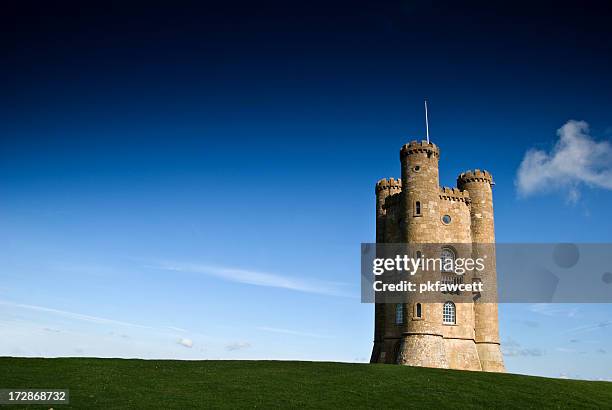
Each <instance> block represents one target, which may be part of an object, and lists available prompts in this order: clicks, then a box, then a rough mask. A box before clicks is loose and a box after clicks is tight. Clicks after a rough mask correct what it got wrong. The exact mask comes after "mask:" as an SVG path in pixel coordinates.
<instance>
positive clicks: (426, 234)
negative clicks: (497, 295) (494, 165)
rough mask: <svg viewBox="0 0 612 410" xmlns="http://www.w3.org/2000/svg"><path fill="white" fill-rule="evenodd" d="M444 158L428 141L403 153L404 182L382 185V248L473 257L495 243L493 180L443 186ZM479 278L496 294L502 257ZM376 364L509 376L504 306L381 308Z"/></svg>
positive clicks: (478, 174) (472, 177)
mask: <svg viewBox="0 0 612 410" xmlns="http://www.w3.org/2000/svg"><path fill="white" fill-rule="evenodd" d="M439 158H440V150H439V148H438V147H437V146H436V145H435V144H432V143H429V142H426V141H421V142H417V141H412V142H410V143H409V144H406V145H404V146H403V147H402V149H401V150H400V162H401V175H402V177H401V179H394V178H390V179H382V180H380V181H378V182H377V183H376V188H375V192H376V242H377V243H408V244H411V245H413V244H416V245H417V246H418V244H440V251H441V252H442V251H445V252H449V250H444V249H445V245H444V244H461V245H462V246H461V252H464V253H470V255H456V253H458V252H459V251H458V250H457V249H454V250H450V252H452V254H453V257H458V256H470V257H473V256H474V255H473V252H477V249H478V247H477V246H475V245H476V244H493V243H494V242H495V233H494V223H493V197H492V190H491V188H492V185H493V178H492V176H491V174H489V173H488V172H487V171H480V170H478V169H477V170H475V171H468V172H464V173H462V174H461V175H459V177H458V178H457V187H456V188H446V187H445V188H440V184H439V177H438V160H439ZM478 275H480V279H482V280H486V281H487V283H488V284H489V285H490V286H491V285H492V287H490V288H489V291H490V292H495V291H496V289H495V284H496V272H495V258H494V257H492V258H487V262H486V269H485V270H484V271H483V272H481V273H479V274H478ZM449 299H450V297H449ZM482 299H485V298H482ZM486 300H491V299H486ZM447 304H449V305H452V312H451V311H450V310H447V307H448V306H447ZM450 308H451V307H448V309H450ZM450 313H452V315H451V314H450ZM449 318H452V320H450V319H449ZM370 361H371V362H372V363H397V364H406V365H412V366H426V367H439V368H451V369H463V370H484V371H496V372H503V371H504V370H505V369H504V364H503V358H502V354H501V350H500V344H499V326H498V313H497V304H496V303H484V302H482V303H481V302H478V300H476V301H474V302H473V303H456V304H454V303H452V302H451V301H450V300H449V301H448V302H441V303H434V302H428V303H417V301H414V302H410V303H405V304H383V303H377V304H376V305H375V326H374V348H373V351H372V357H371V360H370Z"/></svg>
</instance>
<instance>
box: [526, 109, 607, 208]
mask: <svg viewBox="0 0 612 410" xmlns="http://www.w3.org/2000/svg"><path fill="white" fill-rule="evenodd" d="M557 135H558V136H559V140H558V141H557V142H556V143H555V145H554V147H553V148H552V150H551V151H550V152H546V151H542V150H538V149H530V150H529V151H527V152H526V153H525V156H524V157H523V161H522V162H521V165H520V166H519V169H518V171H517V176H516V181H515V183H516V187H517V190H518V193H519V196H523V197H525V196H529V195H533V194H536V193H542V192H549V191H553V190H558V191H562V192H565V194H566V196H567V200H568V201H569V202H576V201H577V200H578V198H579V197H580V187H581V186H582V185H586V186H590V187H598V188H604V189H612V145H611V144H610V142H608V141H601V142H598V141H596V140H595V139H594V138H593V137H592V136H591V135H590V133H589V125H588V124H587V123H586V122H584V121H574V120H571V121H568V122H567V123H566V124H565V125H563V126H562V127H561V128H559V129H558V130H557Z"/></svg>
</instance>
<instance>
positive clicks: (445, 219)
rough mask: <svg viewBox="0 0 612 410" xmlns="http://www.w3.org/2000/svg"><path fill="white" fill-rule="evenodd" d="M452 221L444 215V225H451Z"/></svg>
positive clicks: (448, 216)
mask: <svg viewBox="0 0 612 410" xmlns="http://www.w3.org/2000/svg"><path fill="white" fill-rule="evenodd" d="M451 220H452V219H451V217H450V215H444V216H443V217H442V223H443V224H444V225H448V224H449V223H451Z"/></svg>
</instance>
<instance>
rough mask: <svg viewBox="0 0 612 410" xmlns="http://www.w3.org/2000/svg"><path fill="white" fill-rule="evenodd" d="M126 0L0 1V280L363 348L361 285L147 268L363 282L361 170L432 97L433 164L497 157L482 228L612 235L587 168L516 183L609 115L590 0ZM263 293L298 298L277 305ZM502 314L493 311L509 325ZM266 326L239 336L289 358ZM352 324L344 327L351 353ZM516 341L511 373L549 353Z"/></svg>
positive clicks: (449, 173)
mask: <svg viewBox="0 0 612 410" xmlns="http://www.w3.org/2000/svg"><path fill="white" fill-rule="evenodd" d="M123 3H124V2H103V3H99V4H98V5H97V6H92V5H90V4H88V5H87V6H85V3H74V4H70V3H67V2H65V3H62V4H61V5H58V4H44V3H42V2H41V3H40V4H36V3H35V2H10V3H8V4H7V5H4V6H3V7H4V9H3V12H2V15H1V16H0V30H2V35H1V36H0V46H1V47H2V61H1V64H0V73H1V75H2V79H3V86H2V88H1V89H0V107H1V109H0V198H1V199H0V226H2V232H1V233H0V242H1V243H2V244H3V249H4V253H1V252H2V251H0V257H1V259H0V261H1V262H3V271H4V272H6V274H5V275H6V277H5V278H4V282H3V283H5V287H6V288H5V290H4V291H3V289H2V287H1V286H0V299H5V300H11V301H13V302H15V303H17V302H18V303H21V304H28V305H29V306H30V305H36V306H38V305H40V306H47V307H49V306H50V307H53V308H55V309H61V310H64V311H67V312H81V313H83V314H89V315H99V316H103V317H114V318H121V319H122V320H125V321H131V322H136V323H142V322H146V323H147V324H150V323H151V322H156V323H157V322H160V323H162V322H163V323H171V324H174V325H175V326H179V327H181V328H186V329H190V330H192V331H193V332H194V333H197V332H202V333H203V332H204V330H202V329H208V328H211V326H212V327H213V328H214V326H218V327H222V326H223V325H222V324H220V323H214V321H212V322H211V321H209V322H206V321H205V319H206V317H208V316H207V314H208V313H211V315H210V316H211V317H212V316H213V315H214V313H215V312H224V315H225V318H226V320H227V321H230V320H236V321H240V320H243V321H244V322H245V323H246V324H253V323H255V324H256V325H257V324H258V325H259V328H260V329H268V330H269V329H276V330H279V329H281V330H283V329H284V330H283V331H284V333H283V331H280V332H276V333H283V334H285V335H292V334H293V335H294V336H295V335H296V334H299V333H300V332H301V333H303V334H307V335H312V334H319V333H322V334H325V335H327V334H328V333H330V332H331V333H332V339H333V341H332V342H329V341H327V340H326V341H325V344H327V345H331V346H332V350H330V351H324V352H323V351H320V350H319V347H320V343H315V344H313V345H312V346H310V345H309V346H302V345H299V344H294V343H295V341H292V343H290V344H288V346H291V345H294V346H297V347H296V349H297V350H299V351H300V352H305V353H304V356H303V357H304V358H311V359H312V358H315V359H316V358H327V359H330V360H333V359H338V357H340V358H341V359H342V360H354V359H355V358H359V359H360V358H362V357H365V356H367V355H368V354H369V352H368V349H369V347H370V346H369V343H370V341H371V340H370V339H371V327H372V320H371V319H372V318H371V311H372V309H371V306H359V304H358V303H357V302H356V301H355V300H352V299H342V300H341V301H340V302H338V301H337V300H329V299H325V298H324V296H321V295H320V294H319V293H323V294H326V292H328V290H325V291H324V292H319V293H317V292H310V293H315V295H314V296H313V295H311V294H310V293H309V289H312V288H317V289H318V287H317V286H315V285H313V284H307V285H305V284H300V285H299V286H298V288H300V287H301V289H306V292H305V295H302V294H298V296H295V295H294V294H291V295H289V296H287V295H281V294H271V293H274V292H280V291H277V290H275V289H276V288H274V286H272V290H271V291H270V290H266V289H268V288H265V287H264V288H265V290H266V291H265V292H264V291H256V292H255V291H254V292H247V291H244V290H241V288H240V286H243V285H238V286H236V285H235V284H233V287H232V286H229V285H227V284H226V283H225V282H223V283H222V284H219V283H217V282H221V281H215V279H214V278H213V279H211V278H210V277H209V276H202V277H200V278H199V279H197V278H196V279H197V280H196V279H194V278H193V277H192V276H189V277H188V280H185V278H184V277H183V278H182V279H180V280H179V279H176V278H174V277H172V278H170V279H169V278H168V277H166V276H163V275H161V274H160V273H159V272H158V271H156V270H153V272H151V271H150V269H151V266H152V265H154V266H157V265H159V264H160V263H162V262H163V263H166V262H168V261H171V262H173V263H177V264H179V265H180V266H185V265H187V266H192V265H190V264H192V263H193V264H203V265H205V266H207V267H208V268H210V266H212V265H214V266H215V267H216V268H215V269H217V271H215V270H214V269H212V270H211V269H208V268H207V269H204V270H205V271H207V272H208V273H209V274H210V272H211V271H214V272H217V273H216V274H213V276H215V275H216V276H221V277H224V276H223V275H224V274H221V273H219V270H218V269H220V268H219V266H221V267H230V268H240V269H246V270H248V271H249V272H250V271H257V272H275V273H278V274H286V275H287V276H289V277H291V278H307V279H308V280H314V281H330V282H333V283H336V282H338V283H345V284H347V286H348V289H344V288H343V289H342V292H340V293H343V292H344V291H345V290H347V291H351V292H352V291H355V293H357V290H356V289H353V288H356V287H358V284H359V283H358V276H357V272H358V264H359V243H360V242H367V241H372V240H373V239H374V218H373V215H374V192H373V188H374V183H375V182H376V180H377V179H379V178H382V177H389V176H395V177H397V176H399V148H400V147H401V145H402V144H404V143H406V142H408V141H410V140H412V139H420V138H422V137H423V135H424V119H423V99H424V98H428V99H429V101H430V109H431V112H430V120H431V134H432V140H433V142H435V143H436V144H438V145H439V146H440V148H441V153H442V157H441V162H440V177H441V181H440V182H441V184H442V185H454V183H455V178H456V176H457V175H458V174H459V173H460V172H462V171H465V170H467V169H470V168H484V169H488V170H489V171H491V172H492V173H493V175H494V177H495V179H496V182H497V185H496V187H495V211H496V230H497V240H498V241H500V242H530V241H536V242H555V241H586V242H609V241H610V234H609V232H610V230H611V229H612V223H611V222H610V221H609V216H608V210H609V206H610V203H611V202H610V201H611V200H612V195H611V194H610V191H609V190H606V189H600V188H601V187H599V188H597V187H589V186H585V185H584V184H583V185H582V186H580V191H581V196H580V200H579V201H578V202H577V203H574V204H568V203H567V199H566V198H565V196H564V194H563V192H562V190H561V191H558V190H557V191H555V190H552V191H551V192H544V193H543V195H532V196H531V197H529V198H522V199H521V198H518V196H517V192H516V189H515V185H514V183H515V178H516V174H517V169H518V167H519V165H520V163H521V161H522V159H523V158H524V155H525V152H526V151H527V150H528V149H531V148H536V149H540V150H544V151H547V152H548V151H550V150H551V148H552V147H553V145H554V143H555V141H556V140H557V135H556V131H557V129H558V128H560V127H561V126H563V124H565V123H566V122H567V121H568V120H571V119H575V120H584V121H586V122H588V123H589V124H590V127H591V131H590V133H591V135H592V136H593V138H594V139H596V140H601V141H604V140H609V139H610V137H611V136H612V118H611V117H610V114H611V113H612V99H611V96H612V76H611V75H610V73H611V72H612V30H610V28H609V25H610V24H609V22H610V15H611V13H610V10H609V9H608V7H609V6H607V5H606V3H605V2H600V3H599V2H575V3H573V4H563V3H561V2H538V4H534V3H535V2H528V3H527V2H526V3H520V2H504V4H496V3H497V2H488V3H483V4H479V3H476V2H467V3H466V2H462V3H461V4H459V2H436V1H434V2H425V1H419V2H411V1H405V2H388V3H378V2H355V1H352V2H265V3H259V2H245V3H240V2H229V3H228V2H218V3H206V2H191V3H183V2H179V3H180V4H178V3H177V2H173V3H172V5H169V4H170V3H167V4H165V5H162V4H160V3H156V2H149V3H146V4H144V3H143V4H142V5H138V6H137V5H127V6H126V5H125V4H123ZM164 266H165V265H164ZM198 266H200V265H198ZM190 269H191V268H189V269H187V268H185V269H184V270H186V271H188V272H190V271H191V270H190ZM192 270H195V271H201V270H202V269H200V268H198V269H192ZM224 272H225V271H224ZM225 273H227V272H225ZM226 276H227V275H225V277H226ZM277 279H278V278H277V277H275V276H272V277H271V278H270V277H267V279H266V280H270V281H272V282H274V281H276V280H277ZM35 282H36V283H39V284H40V285H41V287H40V288H37V289H34V290H33V289H32V287H31V286H30V285H31V284H32V283H35ZM230 282H231V281H230ZM67 283H68V284H70V285H69V286H68V285H66V284H67ZM317 283H318V282H317ZM117 284H120V289H118V288H117V286H118V285H117ZM319 285H321V284H319ZM327 285H329V284H327ZM327 285H325V286H323V285H321V286H319V287H322V288H326V286H327ZM244 286H246V285H244ZM236 287H238V288H239V290H236ZM332 287H333V286H332ZM257 289H259V288H257ZM326 289H327V288H326ZM334 289H335V288H334ZM336 290H337V289H336ZM336 290H334V291H336ZM235 292H244V293H240V295H241V296H240V298H238V297H237V296H236V293H235ZM257 292H261V293H257ZM349 293H350V292H349ZM272 298H280V300H287V301H293V302H296V303H300V306H301V307H300V308H297V309H295V310H294V311H293V312H292V315H293V316H291V315H289V314H283V313H279V312H278V311H277V309H275V308H274V305H273V304H272V303H271V302H269V301H270V300H273V299H272ZM313 298H314V300H313ZM278 300H279V299H274V301H275V303H276V301H278ZM232 303H233V304H234V305H233V306H234V307H235V306H238V307H239V309H240V311H241V313H243V315H244V316H236V317H234V316H232V315H233V314H232V313H228V312H232V310H231V306H230V308H228V306H227V305H228V304H230V305H231V304H232ZM192 304H193V305H192ZM247 306H248V308H247ZM228 309H229V310H228ZM605 309H607V311H604V310H600V311H599V314H601V315H603V316H606V315H608V316H609V307H607V308H605ZM186 311H187V312H192V311H197V312H205V313H202V315H201V317H202V318H203V319H202V318H195V317H192V316H191V315H187V314H185V312H186ZM502 313H503V312H502ZM513 314H514V313H513V312H510V313H508V317H512V315H513ZM347 315H348V316H350V317H351V319H350V320H347ZM517 317H520V315H518V314H517ZM262 318H264V319H265V320H267V321H268V322H267V323H259V322H261V321H262V320H263V319H262ZM296 319H297V322H299V324H300V325H299V326H301V327H302V329H298V330H296V329H293V328H292V326H297V325H296ZM37 320H38V319H37ZM41 320H42V319H41ZM199 320H202V321H199ZM211 320H212V319H211ZM504 323H506V325H504ZM504 326H505V327H504ZM512 326H519V325H516V324H514V325H512V323H511V320H507V321H506V322H504V320H503V318H502V336H504V332H506V335H507V334H508V332H509V330H508V329H512V330H516V328H513V327H512ZM331 329H333V330H331ZM334 330H335V331H336V333H334ZM520 330H521V329H520V328H519V329H518V331H520ZM557 330H559V329H557ZM215 331H216V332H217V333H219V334H223V335H224V337H226V338H227V339H228V340H229V341H232V340H233V339H232V338H234V337H239V336H235V335H233V334H232V333H231V332H229V331H227V329H225V330H223V329H216V330H215ZM224 331H225V333H223V332H224ZM287 331H288V332H287ZM291 332H293V333H291ZM296 332H297V333H296ZM191 337H192V338H194V340H196V342H198V340H197V338H196V337H195V336H191ZM253 337H255V338H256V336H253ZM534 339H536V338H535V337H534ZM263 340H264V339H255V341H249V342H248V343H250V344H251V345H253V346H254V347H253V349H255V350H253V352H254V353H253V354H252V355H253V357H260V358H262V357H263V358H265V357H268V358H281V357H290V358H297V357H302V356H299V355H296V353H295V351H283V350H282V347H278V348H276V350H275V348H273V347H269V348H268V350H265V349H263V350H257V349H258V347H257V346H258V341H259V343H260V345H264V344H266V345H268V346H269V344H268V342H265V343H264V342H263ZM347 340H359V341H360V342H358V343H357V342H355V343H354V344H351V345H350V346H351V348H350V350H349V352H348V353H347V352H345V349H346V346H347V343H346V342H347ZM600 340H603V339H600ZM315 341H316V338H315ZM234 342H239V340H238V341H235V340H234ZM319 342H320V341H319ZM520 342H525V343H529V340H527V341H522V340H521V341H520ZM62 343H63V344H62V346H65V345H66V343H65V342H62ZM202 343H206V342H205V341H204V342H202ZM219 343H222V342H219ZM245 343H246V342H245ZM68 346H71V345H70V344H69V343H68ZM221 346H222V344H221ZM282 346H287V345H286V344H283V345H282ZM89 347H90V346H89V345H87V346H86V347H85V349H84V351H85V352H86V353H87V352H88V353H91V354H98V355H99V354H100V353H99V351H100V350H95V349H93V348H92V349H89V350H88V348H89ZM0 348H4V347H3V346H0ZM70 348H72V347H70ZM100 348H101V349H102V351H103V352H104V350H103V348H102V347H100ZM178 348H179V349H182V347H180V346H179V347H178ZM29 349H30V350H29V353H32V354H36V353H38V354H41V350H39V349H38V347H37V346H36V345H32V346H30V347H29ZM79 349H82V347H80V348H79ZM122 349H123V350H122ZM279 349H280V350H279ZM334 349H335V350H334ZM50 351H51V352H52V353H49V354H60V353H61V352H64V351H63V350H61V349H60V350H50ZM150 351H151V352H153V353H151V354H150V355H151V356H156V355H157V356H163V357H168V356H169V357H178V356H180V354H179V353H177V352H174V351H170V350H164V349H162V348H157V347H156V348H151V350H150ZM213 351H214V349H213ZM279 351H281V352H284V353H282V354H276V353H275V352H279ZM10 352H11V351H10V350H9V353H10ZM53 352H55V353H53ZM57 352H60V353H57ZM67 352H68V353H66V354H70V353H72V354H73V355H74V354H75V353H74V351H72V350H68V351H67ZM113 352H114V354H124V355H126V354H127V355H129V353H125V352H131V350H130V347H129V346H128V347H126V346H123V345H122V346H119V347H117V348H116V350H113ZM2 353H4V351H0V354H2ZM26 353H28V352H26ZM43 353H44V351H43ZM109 354H110V353H109ZM215 354H216V353H215ZM275 354H276V355H275ZM300 354H301V353H300ZM219 355H223V348H222V347H221V353H219ZM283 355H284V356H283ZM190 357H191V356H190ZM194 357H199V356H194ZM207 357H211V356H207ZM215 357H216V356H215ZM229 357H234V356H229ZM531 359H532V358H528V359H525V362H524V363H521V364H515V365H514V366H515V367H514V370H515V371H524V372H531V373H539V374H551V375H554V374H555V372H557V370H558V369H557V368H555V363H558V362H559V361H555V360H553V359H551V360H549V361H548V362H546V363H545V364H540V365H535V366H536V367H535V368H532V367H530V364H529V362H528V360H531ZM580 360H581V359H580ZM580 360H579V358H578V357H576V362H579V361H580ZM593 360H594V362H597V361H596V360H595V359H593ZM538 366H539V367H538ZM510 368H511V369H512V363H511V365H510ZM589 369H591V370H589V371H591V374H598V375H599V374H601V372H600V371H599V370H597V366H595V365H593V366H592V367H590V368H589ZM584 372H585V374H586V372H587V370H584Z"/></svg>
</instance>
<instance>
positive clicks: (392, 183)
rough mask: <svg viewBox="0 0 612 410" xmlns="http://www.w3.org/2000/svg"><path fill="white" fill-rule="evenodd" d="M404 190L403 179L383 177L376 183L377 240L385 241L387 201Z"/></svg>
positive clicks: (379, 241)
mask: <svg viewBox="0 0 612 410" xmlns="http://www.w3.org/2000/svg"><path fill="white" fill-rule="evenodd" d="M401 190H402V180H401V179H395V178H389V179H387V178H383V179H381V180H379V181H378V182H377V183H376V187H375V188H374V192H376V242H378V243H382V242H384V237H385V235H384V232H385V216H386V210H385V201H386V200H387V198H388V197H389V196H391V195H395V194H397V193H399V192H401Z"/></svg>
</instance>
